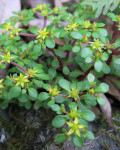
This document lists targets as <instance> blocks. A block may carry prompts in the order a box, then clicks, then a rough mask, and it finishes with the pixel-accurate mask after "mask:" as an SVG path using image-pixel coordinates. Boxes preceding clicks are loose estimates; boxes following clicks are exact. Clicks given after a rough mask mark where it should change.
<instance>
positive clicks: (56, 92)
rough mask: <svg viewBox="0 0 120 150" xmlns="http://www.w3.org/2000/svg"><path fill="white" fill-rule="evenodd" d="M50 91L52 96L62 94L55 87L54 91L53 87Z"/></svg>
mask: <svg viewBox="0 0 120 150" xmlns="http://www.w3.org/2000/svg"><path fill="white" fill-rule="evenodd" d="M48 91H49V93H50V94H51V95H52V96H56V95H58V94H59V93H60V91H58V90H57V86H55V87H54V88H53V89H52V88H51V87H49V88H48Z"/></svg>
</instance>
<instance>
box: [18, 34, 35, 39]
mask: <svg viewBox="0 0 120 150" xmlns="http://www.w3.org/2000/svg"><path fill="white" fill-rule="evenodd" d="M19 35H20V36H28V37H34V38H35V37H36V35H35V34H30V33H19Z"/></svg>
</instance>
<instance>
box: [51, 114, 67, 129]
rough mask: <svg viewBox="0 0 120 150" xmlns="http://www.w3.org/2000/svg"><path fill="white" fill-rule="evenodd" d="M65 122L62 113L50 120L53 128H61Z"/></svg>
mask: <svg viewBox="0 0 120 150" xmlns="http://www.w3.org/2000/svg"><path fill="white" fill-rule="evenodd" d="M65 122H66V120H65V117H64V116H63V115H58V116H56V117H55V118H54V119H53V120H52V126H53V127H55V128H61V127H62V126H63V125H64V124H65Z"/></svg>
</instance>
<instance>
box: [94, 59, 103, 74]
mask: <svg viewBox="0 0 120 150" xmlns="http://www.w3.org/2000/svg"><path fill="white" fill-rule="evenodd" d="M94 67H95V71H97V72H101V71H102V68H103V63H102V61H100V60H99V59H98V60H97V61H96V62H95V64H94Z"/></svg>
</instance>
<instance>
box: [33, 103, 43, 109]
mask: <svg viewBox="0 0 120 150" xmlns="http://www.w3.org/2000/svg"><path fill="white" fill-rule="evenodd" d="M41 106H42V103H41V102H40V101H36V102H35V103H34V109H35V110H38V109H39V108H40V107H41Z"/></svg>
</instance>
